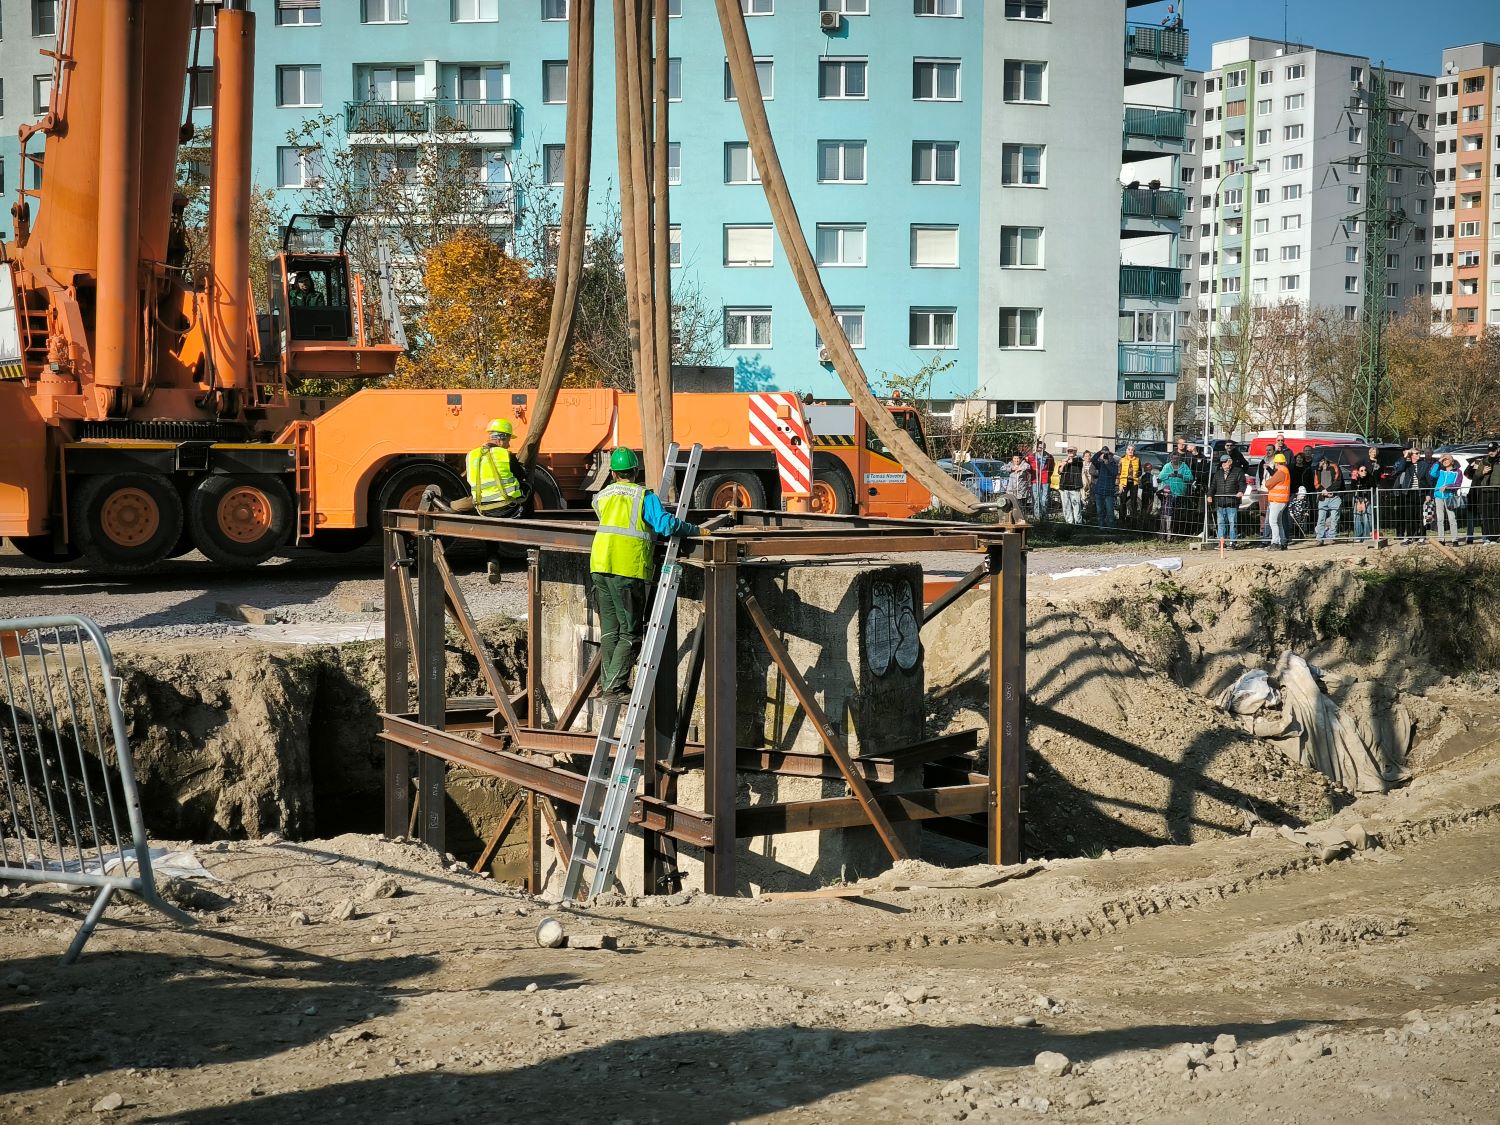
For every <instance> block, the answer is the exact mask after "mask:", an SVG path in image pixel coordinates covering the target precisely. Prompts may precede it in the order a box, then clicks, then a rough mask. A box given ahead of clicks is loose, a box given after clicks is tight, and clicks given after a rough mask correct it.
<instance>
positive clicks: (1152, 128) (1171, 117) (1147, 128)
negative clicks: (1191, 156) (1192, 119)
mask: <svg viewBox="0 0 1500 1125" xmlns="http://www.w3.org/2000/svg"><path fill="white" fill-rule="evenodd" d="M1125 136H1126V137H1127V138H1129V137H1142V138H1145V139H1146V140H1151V141H1176V142H1177V143H1178V144H1181V143H1182V142H1183V141H1185V140H1187V113H1186V112H1185V111H1183V110H1180V109H1166V108H1164V107H1162V106H1151V105H1128V106H1126V107H1125Z"/></svg>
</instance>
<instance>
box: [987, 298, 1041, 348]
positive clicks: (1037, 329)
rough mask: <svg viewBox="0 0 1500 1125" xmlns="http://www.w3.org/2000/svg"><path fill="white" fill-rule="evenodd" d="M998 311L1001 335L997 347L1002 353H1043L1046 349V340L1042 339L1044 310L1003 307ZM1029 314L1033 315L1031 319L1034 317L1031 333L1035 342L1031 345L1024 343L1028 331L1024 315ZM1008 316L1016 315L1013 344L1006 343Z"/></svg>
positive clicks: (1014, 306)
mask: <svg viewBox="0 0 1500 1125" xmlns="http://www.w3.org/2000/svg"><path fill="white" fill-rule="evenodd" d="M996 311H997V317H996V323H997V327H998V329H999V333H998V337H997V339H998V342H997V344H996V345H995V346H996V347H998V348H999V349H1000V350H1001V351H1007V352H1013V351H1014V352H1039V351H1042V350H1044V349H1045V347H1046V342H1045V341H1044V339H1043V337H1042V323H1043V310H1042V309H1040V308H1032V307H1030V306H1028V305H1001V306H1000V307H999V309H997V310H996ZM1027 313H1029V314H1031V317H1032V321H1031V329H1030V331H1031V334H1032V336H1033V342H1032V343H1030V344H1027V343H1023V342H1022V341H1023V340H1024V338H1025V335H1026V331H1027V329H1026V324H1025V321H1024V319H1023V314H1027ZM1007 314H1014V321H1013V328H1014V340H1013V342H1011V343H1006V336H1007V332H1006V327H1007V325H1006V320H1007Z"/></svg>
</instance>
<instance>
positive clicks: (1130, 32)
mask: <svg viewBox="0 0 1500 1125" xmlns="http://www.w3.org/2000/svg"><path fill="white" fill-rule="evenodd" d="M1125 51H1126V53H1127V54H1130V55H1136V56H1138V57H1141V58H1148V59H1158V60H1160V61H1161V62H1174V63H1185V62H1187V56H1188V35H1187V32H1186V31H1184V30H1182V29H1181V28H1172V27H1161V26H1159V25H1156V24H1149V23H1127V24H1126V25H1125Z"/></svg>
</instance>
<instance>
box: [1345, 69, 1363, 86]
mask: <svg viewBox="0 0 1500 1125" xmlns="http://www.w3.org/2000/svg"><path fill="white" fill-rule="evenodd" d="M1364 80H1365V68H1364V67H1362V66H1351V67H1350V68H1349V81H1350V82H1352V83H1354V84H1355V85H1358V84H1359V83H1361V82H1363V81H1364Z"/></svg>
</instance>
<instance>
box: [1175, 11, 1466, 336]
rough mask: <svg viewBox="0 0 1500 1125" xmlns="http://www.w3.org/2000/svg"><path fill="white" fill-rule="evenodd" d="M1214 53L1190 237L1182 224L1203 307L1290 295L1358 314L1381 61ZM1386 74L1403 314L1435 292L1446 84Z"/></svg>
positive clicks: (1199, 133) (1389, 295) (1241, 45)
mask: <svg viewBox="0 0 1500 1125" xmlns="http://www.w3.org/2000/svg"><path fill="white" fill-rule="evenodd" d="M1212 61H1213V66H1212V68H1211V69H1210V70H1209V71H1207V72H1206V73H1205V74H1204V75H1203V76H1202V79H1201V89H1200V90H1199V91H1198V93H1199V94H1201V101H1202V105H1201V109H1200V110H1199V113H1198V116H1197V121H1198V124H1197V127H1196V129H1194V130H1193V135H1194V139H1195V141H1196V142H1197V143H1196V145H1195V148H1196V149H1197V157H1198V160H1199V163H1198V166H1197V169H1196V171H1195V174H1194V177H1193V178H1194V180H1195V181H1196V183H1195V184H1189V187H1190V188H1194V189H1195V197H1196V199H1195V210H1194V211H1193V213H1192V215H1193V218H1194V220H1195V221H1194V224H1193V230H1192V236H1193V237H1192V240H1191V241H1189V240H1188V237H1187V232H1186V229H1185V230H1184V238H1183V246H1184V248H1185V249H1190V250H1191V253H1192V258H1193V273H1192V274H1191V275H1190V276H1191V281H1190V283H1189V286H1190V290H1191V298H1192V301H1193V303H1194V304H1196V305H1197V306H1199V307H1208V306H1209V305H1211V304H1214V305H1217V307H1219V308H1226V307H1228V306H1232V305H1233V304H1234V303H1236V302H1238V301H1240V300H1242V299H1245V298H1249V299H1251V300H1255V301H1263V302H1265V303H1268V304H1269V303H1275V302H1278V301H1281V300H1286V299H1291V300H1296V301H1300V302H1304V303H1307V304H1309V305H1312V306H1315V307H1320V308H1335V309H1339V310H1341V311H1342V314H1343V315H1344V316H1345V317H1346V318H1347V319H1351V320H1353V319H1357V318H1358V316H1359V315H1360V310H1361V306H1362V302H1363V300H1364V295H1363V292H1362V290H1363V286H1364V276H1363V275H1364V261H1363V259H1364V250H1365V231H1364V224H1363V223H1362V222H1361V221H1359V219H1358V216H1359V215H1360V214H1361V212H1362V211H1363V210H1364V208H1365V206H1366V202H1367V194H1368V184H1367V174H1368V165H1367V164H1366V159H1367V157H1368V155H1369V152H1368V144H1369V141H1368V137H1369V132H1370V128H1369V125H1370V123H1369V120H1368V110H1367V108H1366V105H1367V102H1366V101H1365V100H1364V99H1365V95H1366V94H1367V93H1368V91H1369V89H1370V79H1371V64H1370V60H1369V59H1367V58H1365V57H1363V56H1357V55H1348V54H1343V53H1340V52H1336V51H1324V50H1319V49H1316V48H1313V47H1308V46H1304V45H1300V44H1290V45H1288V44H1283V43H1281V42H1280V41H1276V40H1268V39H1257V38H1252V37H1245V38H1240V39H1231V40H1226V41H1223V42H1219V43H1215V44H1214V47H1213V55H1212ZM1190 78H1196V75H1193V76H1190ZM1386 83H1387V93H1388V96H1389V101H1390V109H1389V111H1388V116H1387V121H1386V130H1385V132H1386V149H1387V156H1388V158H1389V160H1390V161H1391V162H1392V166H1391V167H1389V168H1388V169H1387V171H1386V188H1387V192H1388V199H1389V203H1390V206H1391V208H1392V210H1393V211H1399V212H1402V213H1404V215H1405V216H1406V221H1405V222H1404V223H1402V224H1400V226H1399V227H1398V229H1397V231H1396V233H1395V235H1394V237H1393V238H1392V239H1391V240H1390V242H1389V243H1388V245H1387V247H1386V268H1387V272H1386V282H1385V294H1384V295H1385V299H1386V307H1387V309H1388V310H1390V311H1396V310H1399V309H1401V308H1403V307H1405V306H1406V305H1408V304H1409V303H1410V302H1411V301H1412V300H1413V299H1418V298H1422V299H1425V298H1426V297H1427V295H1428V285H1429V282H1430V277H1431V269H1432V266H1431V257H1432V253H1433V248H1432V244H1431V237H1432V229H1433V225H1434V223H1435V219H1434V216H1433V214H1432V208H1433V184H1432V174H1431V169H1432V159H1433V130H1434V126H1435V121H1436V114H1437V106H1436V101H1437V99H1436V85H1437V80H1436V79H1435V78H1433V77H1432V76H1430V75H1424V74H1411V73H1405V72H1399V71H1387V72H1386ZM1184 104H1185V105H1196V99H1194V101H1192V102H1184ZM1184 178H1186V175H1185V177H1184Z"/></svg>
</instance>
